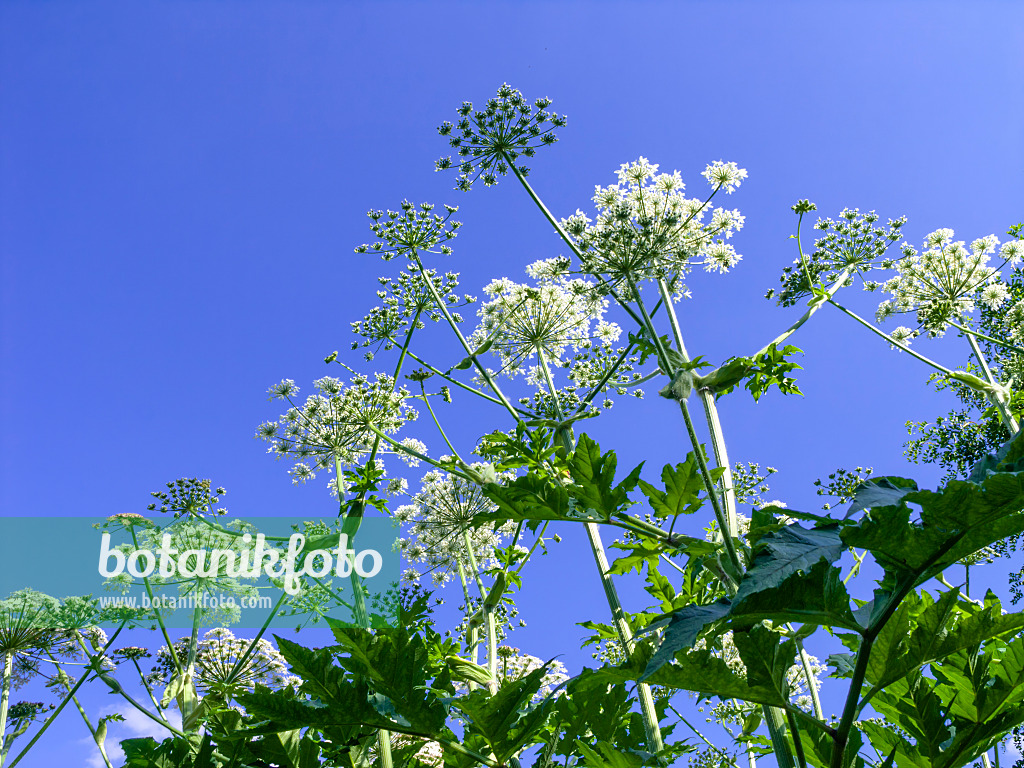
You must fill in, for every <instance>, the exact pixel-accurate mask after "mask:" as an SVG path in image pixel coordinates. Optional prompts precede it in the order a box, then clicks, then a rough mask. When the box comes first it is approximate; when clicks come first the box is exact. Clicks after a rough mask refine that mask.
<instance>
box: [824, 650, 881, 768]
mask: <svg viewBox="0 0 1024 768" xmlns="http://www.w3.org/2000/svg"><path fill="white" fill-rule="evenodd" d="M873 643H874V635H871V636H868V635H865V636H864V638H863V639H862V640H861V644H860V648H859V649H858V651H857V661H856V663H855V665H854V668H853V676H852V677H851V679H850V689H849V693H848V694H847V696H846V705H845V706H844V707H843V717H842V719H841V720H840V721H839V727H838V728H836V732H835V736H834V737H833V742H834V743H833V747H832V765H831V768H843V765H844V764H845V761H844V759H843V756H844V753H845V752H846V745H847V743H848V742H849V739H850V729H851V728H852V727H853V720H854V717H855V716H856V714H857V702H858V701H859V700H860V689H861V686H862V685H863V684H864V676H865V674H867V670H868V656H869V655H870V654H871V646H872V644H873Z"/></svg>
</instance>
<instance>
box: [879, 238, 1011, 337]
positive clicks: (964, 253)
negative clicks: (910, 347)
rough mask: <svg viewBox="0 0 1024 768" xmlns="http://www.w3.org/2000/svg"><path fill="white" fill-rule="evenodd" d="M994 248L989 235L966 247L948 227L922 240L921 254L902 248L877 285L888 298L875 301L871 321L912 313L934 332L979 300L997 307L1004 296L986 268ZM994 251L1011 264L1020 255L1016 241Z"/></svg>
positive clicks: (904, 331) (900, 333)
mask: <svg viewBox="0 0 1024 768" xmlns="http://www.w3.org/2000/svg"><path fill="white" fill-rule="evenodd" d="M998 246H999V240H998V238H996V236H995V235H988V236H987V237H982V238H979V239H977V240H975V241H974V242H972V243H971V245H970V247H967V246H966V245H965V244H964V242H963V241H962V240H958V241H954V240H953V230H952V229H937V230H935V231H934V232H932V233H931V234H929V235H928V236H927V237H926V238H925V241H924V248H925V250H924V251H922V252H921V253H916V252H914V250H913V249H912V248H909V247H907V248H906V249H905V252H906V253H907V256H906V257H905V258H903V259H900V260H899V261H898V262H897V263H896V272H897V274H896V276H895V277H893V278H891V279H890V280H888V281H887V282H886V283H885V284H884V285H883V286H882V287H883V288H884V290H885V291H886V292H888V293H890V294H892V296H893V298H892V299H888V300H886V301H883V302H882V303H881V304H880V305H879V307H878V311H877V312H876V317H877V319H878V320H879V322H881V321H883V320H885V319H887V318H888V317H890V316H891V315H893V314H896V313H906V312H916V313H917V320H918V322H919V323H920V324H921V325H922V326H923V327H924V328H925V330H927V331H928V333H929V334H931V335H933V336H940V335H942V334H943V333H944V332H945V330H946V327H947V325H948V323H949V322H950V321H954V322H955V321H961V320H962V319H963V317H964V316H965V315H967V314H969V313H970V312H973V311H974V309H975V307H976V304H977V302H979V301H980V302H982V303H983V304H985V305H986V306H988V307H989V308H990V309H998V308H999V307H1000V306H1002V304H1003V303H1004V302H1005V301H1006V300H1007V298H1008V297H1009V292H1008V291H1007V289H1006V286H1005V285H1003V284H1002V283H1000V282H999V279H998V271H997V270H996V269H994V268H992V267H990V266H989V260H990V257H991V255H992V254H993V253H995V251H996V248H997V247H998ZM1000 255H1001V256H1002V257H1003V258H1004V260H1005V261H1007V262H1009V263H1011V264H1013V265H1016V264H1017V263H1019V261H1020V259H1021V254H1020V246H1019V244H1018V243H1016V242H1010V243H1006V244H1005V245H1004V246H1003V247H1002V249H1001V250H1000ZM892 335H893V338H895V339H896V340H898V341H902V342H904V343H905V342H906V341H908V340H909V339H910V338H912V337H913V335H914V334H913V331H911V330H910V329H909V328H905V327H900V328H898V329H897V330H896V331H895V332H894V333H893V334H892Z"/></svg>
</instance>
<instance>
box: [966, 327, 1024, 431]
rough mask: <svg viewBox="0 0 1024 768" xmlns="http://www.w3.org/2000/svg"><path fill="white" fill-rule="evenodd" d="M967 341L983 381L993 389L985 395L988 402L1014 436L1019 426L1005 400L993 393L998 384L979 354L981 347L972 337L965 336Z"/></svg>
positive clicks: (986, 362) (986, 361)
mask: <svg viewBox="0 0 1024 768" xmlns="http://www.w3.org/2000/svg"><path fill="white" fill-rule="evenodd" d="M967 341H969V342H970V344H971V350H972V351H973V352H974V356H975V357H976V358H977V359H978V362H979V363H981V370H982V373H984V374H985V381H987V382H988V383H989V384H990V385H991V386H992V387H993V391H992V392H988V393H986V396H987V397H988V401H989V402H990V403H992V405H994V406H995V407H996V410H997V411H999V418H1000V419H1001V420H1002V422H1003V426H1005V427H1006V429H1007V430H1009V432H1010V434H1011V435H1016V434H1017V433H1018V432H1020V426H1019V425H1018V424H1017V420H1016V419H1015V418H1013V414H1012V413H1011V412H1010V409H1009V408H1008V407H1007V406H1006V401H1005V399H1004V398H1002V397H1000V396H999V395H998V394H996V392H995V390H996V389H997V388H998V387H999V384H998V383H997V382H996V379H995V376H993V375H992V370H991V369H990V368H989V367H988V360H986V359H985V355H983V354H982V353H981V347H980V346H978V342H977V340H976V339H975V338H974V336H972V335H971V334H967Z"/></svg>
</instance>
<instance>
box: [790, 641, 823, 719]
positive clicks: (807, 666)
mask: <svg viewBox="0 0 1024 768" xmlns="http://www.w3.org/2000/svg"><path fill="white" fill-rule="evenodd" d="M796 647H797V648H798V649H799V650H800V664H801V665H802V666H803V669H804V678H805V679H806V680H807V690H808V691H809V692H810V694H811V703H812V704H813V705H814V714H815V716H816V717H817V718H818V719H819V720H821V721H823V722H824V720H825V711H824V710H823V709H822V708H821V699H819V698H818V687H817V686H816V685H815V684H814V681H815V677H814V671H813V670H812V669H811V659H810V658H809V657H808V656H807V651H805V650H804V644H803V643H802V642H801V641H800V640H797V641H796Z"/></svg>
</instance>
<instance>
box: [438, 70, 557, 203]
mask: <svg viewBox="0 0 1024 768" xmlns="http://www.w3.org/2000/svg"><path fill="white" fill-rule="evenodd" d="M550 105H551V100H550V99H537V101H535V102H534V103H533V104H532V105H531V104H530V103H529V102H527V100H526V99H525V98H524V97H523V94H521V93H520V92H519V91H517V90H515V89H513V88H512V87H510V86H509V85H508V84H507V83H506V84H505V85H502V86H501V88H499V89H498V94H497V96H496V97H495V98H493V99H488V100H487V104H486V106H485V107H484V109H483V110H482V111H474V109H473V104H472V103H471V102H468V101H466V102H463V104H462V106H461V107H459V121H458V123H456V124H454V125H453V124H452V123H449V122H445V123H443V124H442V125H441V127H440V128H438V129H437V131H438V133H440V134H441V135H442V136H446V137H448V139H449V143H450V144H451V146H452V147H454V148H455V149H456V151H457V152H458V156H459V158H460V159H459V160H458V161H457V162H453V161H452V158H451V157H450V156H449V157H442V158H441V159H440V160H438V161H437V163H435V168H436V169H437V170H439V171H442V170H446V169H448V168H458V170H459V180H458V184H457V186H456V189H461V190H467V191H468V190H469V189H470V188H471V187H472V186H473V182H474V181H476V180H477V179H479V178H482V179H483V182H484V184H486V185H487V186H492V185H494V184H497V183H498V176H504V175H505V174H506V173H508V171H509V164H510V163H515V161H516V160H517V159H518V158H519V157H520V155H522V156H524V157H533V155H534V153H535V152H536V151H537V148H538V147H542V146H545V145H548V144H554V143H555V142H556V141H558V139H557V137H556V136H555V133H554V129H555V128H562V127H564V126H565V123H566V118H565V115H562V116H559V115H557V114H555V113H554V112H547V111H546V110H547V108H548V107H549V106H550ZM516 169H517V170H518V171H519V172H520V173H521V174H522V175H523V176H526V175H527V174H528V173H529V172H530V169H529V168H528V167H527V166H526V165H517V166H516Z"/></svg>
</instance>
